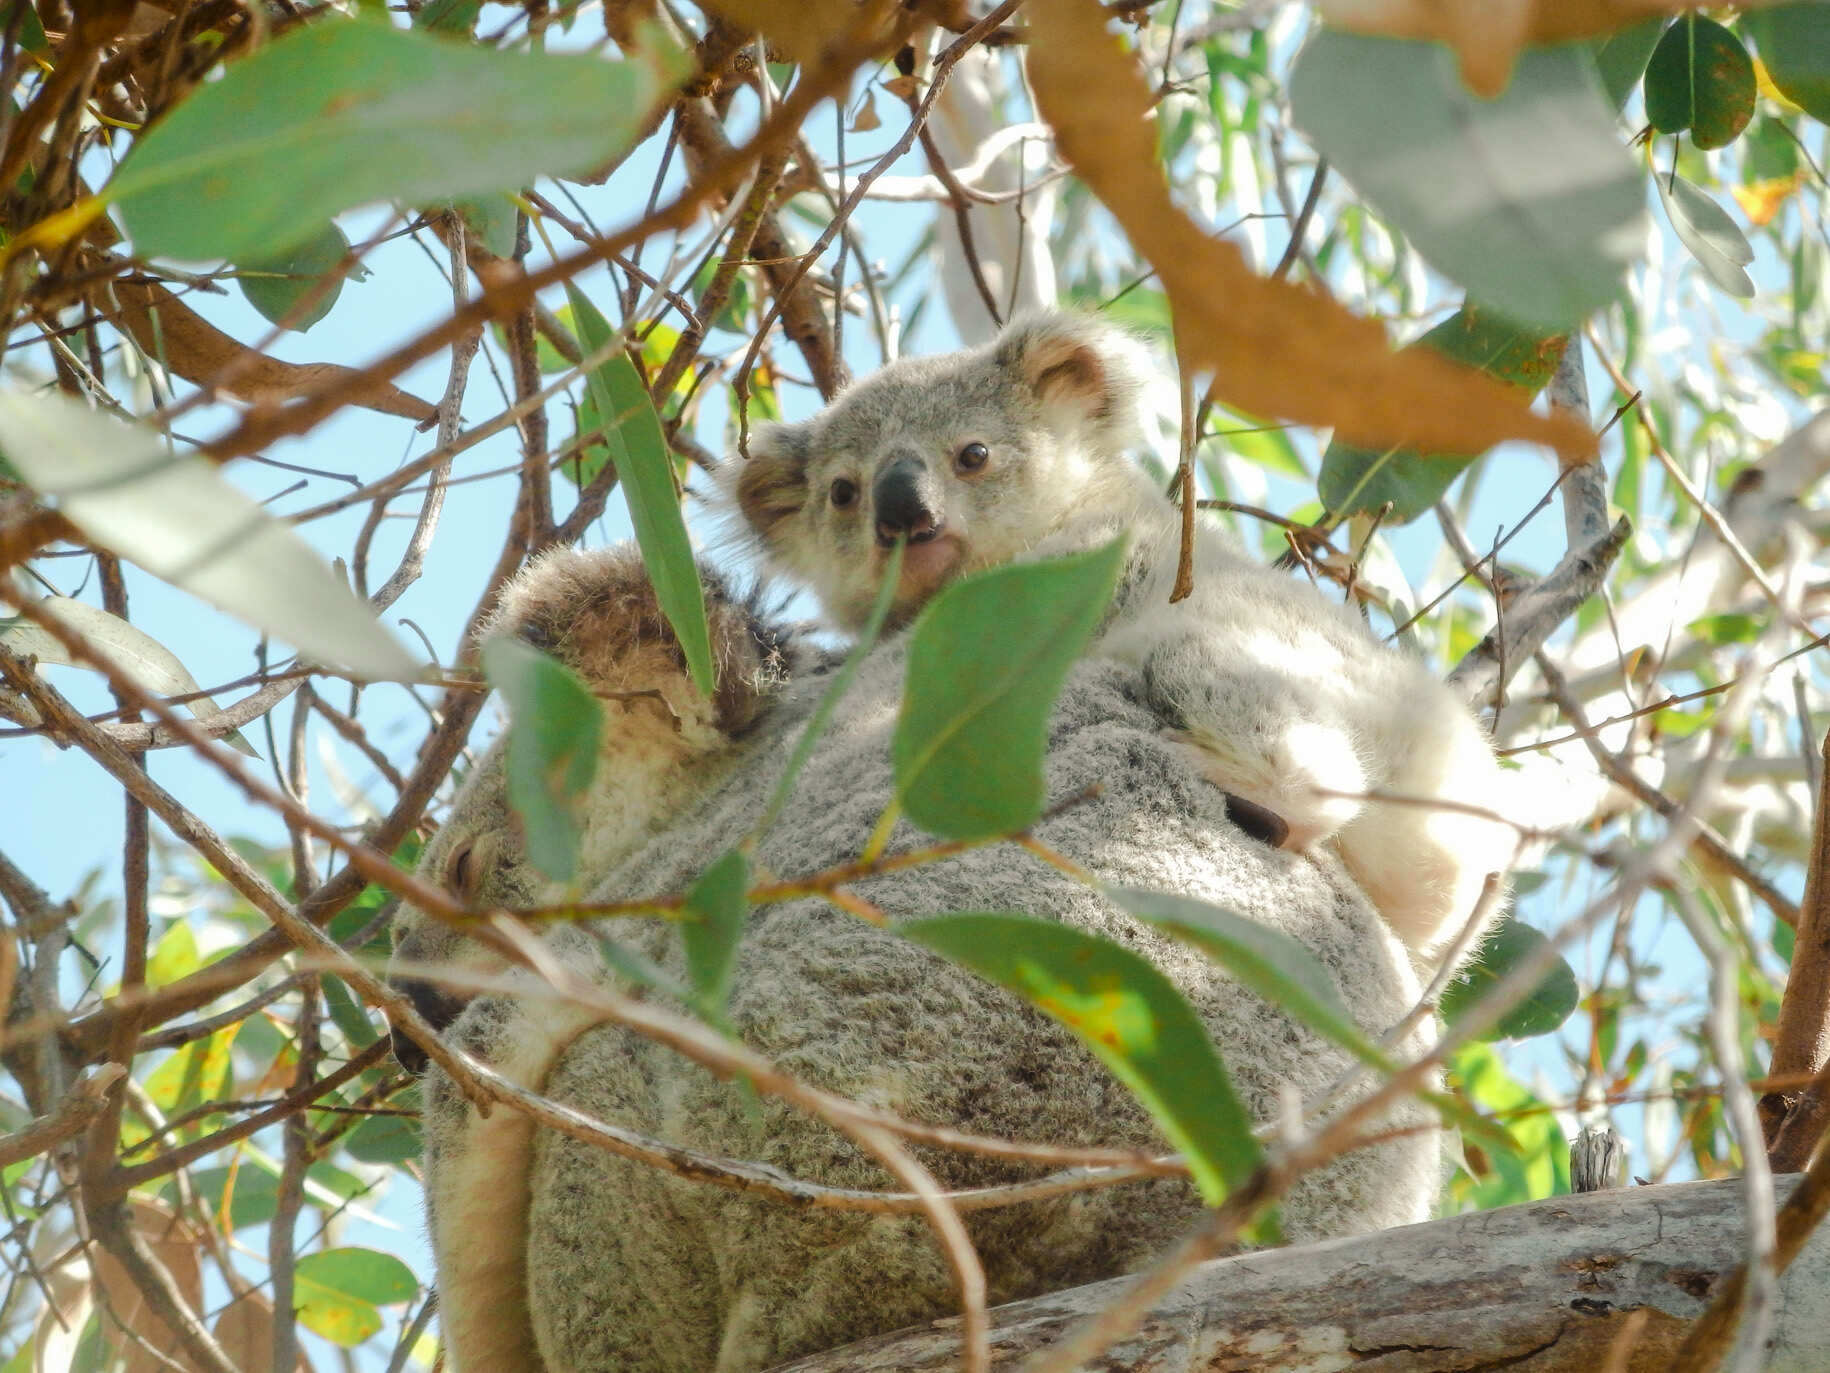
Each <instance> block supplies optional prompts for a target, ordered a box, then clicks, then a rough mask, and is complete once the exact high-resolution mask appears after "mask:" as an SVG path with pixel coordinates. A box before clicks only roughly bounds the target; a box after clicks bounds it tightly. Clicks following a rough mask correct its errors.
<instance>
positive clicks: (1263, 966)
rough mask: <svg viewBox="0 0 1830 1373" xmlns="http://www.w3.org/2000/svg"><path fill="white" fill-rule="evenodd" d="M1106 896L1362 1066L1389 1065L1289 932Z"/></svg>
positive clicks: (1175, 904) (1195, 904)
mask: <svg viewBox="0 0 1830 1373" xmlns="http://www.w3.org/2000/svg"><path fill="white" fill-rule="evenodd" d="M1106 895H1108V896H1110V897H1111V898H1112V899H1113V900H1114V901H1116V902H1118V904H1119V905H1121V906H1123V907H1124V908H1125V909H1126V910H1128V911H1130V912H1131V914H1133V915H1135V916H1136V917H1137V918H1138V919H1139V920H1142V921H1144V922H1146V923H1147V924H1150V925H1154V926H1156V928H1158V929H1160V930H1162V931H1163V932H1164V933H1165V934H1169V935H1173V936H1174V937H1175V938H1177V939H1179V940H1181V941H1182V942H1183V943H1185V944H1191V945H1193V946H1194V947H1195V948H1197V949H1199V950H1201V952H1203V953H1205V954H1206V955H1208V956H1209V957H1210V958H1212V959H1213V960H1214V961H1215V962H1216V963H1218V964H1219V965H1220V966H1221V967H1223V968H1225V969H1226V970H1227V971H1228V972H1229V973H1231V974H1232V975H1233V976H1234V977H1236V978H1237V979H1238V980H1239V981H1240V982H1241V983H1243V984H1244V985H1245V986H1246V987H1247V988H1249V989H1250V990H1251V991H1253V992H1255V993H1257V994H1258V995H1259V996H1261V997H1263V998H1264V999H1265V1000H1266V1001H1269V1002H1270V1003H1271V1004H1272V1005H1273V1006H1277V1007H1279V1008H1280V1009H1282V1010H1284V1011H1286V1012H1288V1013H1289V1015H1290V1016H1291V1017H1292V1018H1293V1019H1296V1020H1298V1021H1301V1022H1302V1023H1303V1024H1304V1025H1307V1026H1308V1027H1309V1028H1310V1029H1312V1030H1314V1031H1316V1033H1318V1034H1321V1035H1325V1036H1326V1037H1327V1038H1329V1039H1332V1040H1333V1041H1334V1042H1335V1043H1336V1044H1339V1045H1340V1046H1341V1047H1342V1048H1344V1049H1346V1050H1347V1051H1348V1052H1349V1053H1351V1054H1353V1055H1354V1056H1355V1057H1356V1058H1358V1059H1360V1060H1361V1061H1362V1062H1365V1063H1369V1064H1371V1065H1373V1066H1374V1067H1377V1068H1380V1069H1382V1070H1387V1071H1389V1070H1390V1068H1391V1067H1392V1061H1391V1058H1390V1056H1389V1055H1387V1054H1385V1053H1384V1052H1382V1051H1381V1050H1379V1049H1378V1048H1376V1047H1375V1046H1374V1045H1373V1044H1372V1042H1371V1041H1370V1040H1368V1039H1367V1038H1366V1036H1365V1034H1364V1033H1362V1031H1361V1030H1360V1027H1359V1026H1358V1025H1356V1024H1354V1020H1353V1016H1352V1015H1351V1014H1349V1013H1348V1010H1347V1006H1346V1003H1345V1002H1343V1001H1342V1000H1341V993H1340V990H1339V989H1338V988H1337V987H1336V986H1335V985H1334V979H1333V978H1331V977H1329V975H1328V970H1327V969H1326V968H1324V967H1323V966H1322V965H1321V963H1319V962H1318V961H1317V960H1316V957H1315V955H1314V954H1312V953H1310V952H1309V951H1308V950H1307V949H1305V948H1304V947H1303V946H1302V945H1301V944H1299V943H1297V942H1296V941H1295V940H1294V939H1292V938H1290V936H1289V935H1287V934H1284V933H1283V932H1282V931H1280V930H1273V929H1270V928H1269V927H1267V926H1264V925H1260V924H1259V923H1258V922H1257V921H1255V920H1247V919H1246V918H1245V917H1244V916H1241V915H1235V914H1233V912H1231V911H1229V910H1226V909H1224V908H1222V907H1220V906H1214V905H1210V904H1209V903H1207V902H1205V901H1197V900H1195V899H1194V898H1193V897H1189V896H1172V895H1170V894H1168V893H1166V892H1148V891H1138V890H1136V889H1134V888H1130V887H1110V888H1107V890H1106Z"/></svg>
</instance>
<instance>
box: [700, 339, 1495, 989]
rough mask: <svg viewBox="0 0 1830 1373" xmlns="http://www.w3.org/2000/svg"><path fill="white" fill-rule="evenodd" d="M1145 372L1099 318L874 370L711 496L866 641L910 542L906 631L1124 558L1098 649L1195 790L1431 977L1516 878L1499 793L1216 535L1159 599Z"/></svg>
mask: <svg viewBox="0 0 1830 1373" xmlns="http://www.w3.org/2000/svg"><path fill="white" fill-rule="evenodd" d="M1148 374H1149V361H1148V358H1147V356H1146V355H1145V354H1144V352H1143V350H1142V348H1141V346H1140V345H1139V344H1138V343H1137V341H1136V340H1135V339H1133V338H1131V337H1129V336H1128V335H1127V334H1125V333H1124V332H1123V331H1122V330H1120V329H1118V328H1116V327H1114V326H1112V325H1111V324H1109V323H1107V322H1105V321H1102V320H1101V319H1099V318H1098V317H1097V316H1091V315H1076V314H1067V313H1048V314H1041V315H1035V316H1031V317H1028V318H1025V319H1019V320H1017V321H1016V322H1014V323H1012V324H1011V325H1010V326H1009V327H1008V328H1006V329H1005V330H1004V332H1003V333H1002V334H1001V335H1000V336H999V337H998V338H997V339H995V340H993V341H992V342H991V343H989V344H987V345H985V346H983V347H980V348H973V349H969V350H966V351H964V352H959V353H952V354H948V355H945V356H941V357H931V358H915V359H908V360H904V361H901V362H897V363H894V364H892V365H890V366H888V367H885V368H884V369H883V370H882V371H880V372H877V373H876V374H875V375H873V376H871V377H868V378H866V379H864V380H862V381H860V382H858V383H857V384H855V385H853V386H851V387H850V388H849V389H847V390H846V391H845V392H843V393H842V394H841V395H840V396H839V397H838V399H836V400H835V401H833V403H832V404H831V405H829V406H828V407H827V408H826V409H825V410H823V411H822V412H820V413H819V414H818V415H816V416H814V417H813V418H812V419H810V420H807V421H806V422H804V423H800V424H775V425H768V426H763V427H760V428H759V429H758V431H757V433H756V434H755V435H754V437H753V438H752V440H751V443H750V455H749V459H748V461H745V462H731V463H728V464H726V466H725V468H724V469H723V470H722V471H721V473H720V476H721V478H722V480H723V485H724V487H725V490H726V492H727V494H728V496H729V497H730V499H731V501H732V503H733V504H734V506H735V508H736V511H737V513H738V515H739V516H740V519H741V525H742V528H743V529H744V530H746V531H747V532H748V535H749V537H750V539H751V541H753V542H754V544H755V545H756V546H757V548H758V549H759V550H760V552H761V553H762V555H763V557H764V558H765V560H766V561H767V563H768V564H769V565H770V566H771V567H772V568H774V569H775V570H777V571H779V572H781V573H782V574H785V575H786V576H788V577H790V578H791V579H793V580H795V581H797V582H799V583H801V584H802V585H804V586H806V587H808V588H810V589H811V590H812V591H813V592H814V593H815V594H816V595H817V596H818V598H819V600H820V602H821V604H822V605H823V606H824V607H825V610H826V613H827V615H828V616H829V618H830V619H831V620H832V622H833V623H834V624H835V625H837V626H839V627H840V628H843V629H851V630H855V629H856V628H857V627H858V625H859V624H860V623H861V622H862V619H863V617H864V615H865V613H866V611H867V610H868V608H869V606H870V604H871V600H872V597H873V594H874V592H875V590H876V587H877V586H878V584H879V582H880V581H881V570H882V568H883V565H884V560H885V558H886V557H887V556H888V552H889V549H890V548H891V546H892V545H893V544H894V543H895V542H896V540H897V539H899V538H906V539H907V540H908V549H907V553H906V555H905V557H904V561H903V568H902V575H901V581H900V584H899V586H898V588H897V599H896V602H895V610H896V614H897V616H898V617H899V618H901V619H907V618H909V617H911V616H913V615H914V614H915V612H916V611H918V610H919V609H920V607H921V605H922V604H923V603H924V602H925V601H926V600H927V598H928V597H929V596H931V595H932V594H933V593H934V592H935V591H936V590H937V589H938V588H939V587H940V586H942V585H944V584H945V583H946V582H947V581H949V580H950V579H952V578H953V577H955V576H958V575H959V574H961V573H964V572H970V571H972V570H974V569H978V568H984V567H991V566H995V565H997V564H1001V563H1006V562H1010V561H1012V560H1013V559H1020V558H1038V557H1046V556H1050V555H1056V554H1062V553H1068V552H1076V551H1080V550H1083V549H1087V548H1092V547H1094V546H1097V545H1100V544H1103V543H1106V542H1108V541H1110V540H1111V539H1113V538H1115V537H1119V536H1124V537H1126V538H1128V540H1129V557H1128V564H1127V566H1126V569H1125V572H1124V574H1123V576H1122V577H1121V581H1120V585H1119V590H1118V593H1117V596H1116V597H1115V598H1114V602H1113V608H1112V611H1111V613H1110V615H1109V616H1108V619H1107V621H1106V624H1105V626H1104V629H1103V630H1102V632H1101V636H1100V639H1099V641H1098V642H1097V643H1096V644H1095V645H1094V648H1093V650H1092V651H1093V653H1094V654H1095V655H1096V656H1098V657H1100V658H1103V659H1108V660H1110V661H1113V662H1117V663H1123V664H1127V665H1129V666H1131V667H1133V668H1135V669H1137V671H1138V672H1139V673H1140V674H1141V678H1142V682H1143V693H1144V699H1145V702H1146V703H1147V704H1148V705H1149V706H1150V708H1151V709H1152V710H1154V711H1155V712H1156V713H1157V714H1159V715H1160V716H1162V717H1163V719H1164V720H1165V721H1166V722H1168V725H1169V727H1170V728H1171V729H1172V730H1173V732H1174V736H1175V738H1176V739H1177V740H1178V741H1179V742H1182V743H1184V744H1185V745H1186V746H1187V747H1188V748H1189V749H1190V750H1191V756H1192V757H1193V758H1194V759H1195V760H1196V763H1197V765H1198V766H1199V767H1200V769H1201V770H1202V772H1203V773H1204V774H1205V775H1206V776H1207V777H1208V778H1209V779H1210V780H1212V781H1213V782H1214V783H1215V784H1217V785H1218V786H1220V787H1221V788H1223V789H1224V790H1225V791H1227V792H1229V793H1231V794H1233V795H1235V796H1237V797H1241V798H1243V799H1244V800H1245V801H1246V802H1248V803H1251V804H1252V805H1254V806H1255V807H1257V808H1260V811H1261V813H1263V812H1268V813H1269V815H1270V816H1271V817H1275V818H1274V819H1273V820H1271V821H1268V822H1267V823H1270V824H1272V825H1273V826H1274V827H1275V828H1277V829H1279V830H1281V832H1282V838H1281V842H1282V843H1283V844H1285V845H1286V846H1288V847H1290V848H1292V849H1295V850H1298V851H1302V852H1313V851H1315V850H1316V849H1317V848H1318V847H1319V846H1320V845H1322V844H1323V843H1324V842H1327V843H1328V844H1329V845H1330V846H1331V847H1333V848H1334V849H1335V850H1336V851H1337V852H1338V853H1339V855H1340V857H1341V859H1342V860H1343V861H1344V862H1345V863H1346V865H1347V869H1348V871H1349V872H1350V873H1351V874H1352V875H1353V877H1354V878H1355V880H1356V881H1357V882H1358V884H1359V886H1360V888H1361V890H1362V891H1364V892H1365V893H1366V895H1367V896H1368V897H1369V898H1371V900H1372V903H1373V905H1375V906H1376V907H1378V909H1379V911H1380V913H1381V914H1383V915H1384V916H1385V918H1386V920H1387V921H1388V922H1389V923H1390V925H1391V927H1392V929H1393V930H1394V931H1396V932H1397V934H1398V936H1399V938H1400V939H1402V940H1403V941H1404V942H1405V943H1406V944H1407V945H1408V946H1410V948H1411V949H1412V950H1414V951H1415V952H1416V953H1418V954H1419V955H1421V956H1426V957H1427V956H1431V955H1434V954H1435V953H1437V952H1438V951H1440V950H1441V949H1442V948H1443V947H1444V945H1445V944H1447V943H1448V942H1449V941H1451V940H1452V939H1454V937H1455V936H1456V935H1457V934H1458V933H1459V932H1460V931H1461V929H1462V928H1463V926H1464V925H1465V924H1466V923H1467V922H1468V920H1469V918H1470V917H1471V916H1472V914H1473V913H1474V912H1475V910H1476V904H1477V899H1478V897H1479V894H1480V892H1481V889H1482V887H1483V885H1484V883H1485V881H1486V878H1487V875H1488V874H1489V873H1495V872H1502V871H1503V870H1504V869H1505V868H1506V867H1507V866H1509V864H1510V861H1511V857H1512V853H1513V850H1514V848H1515V846H1516V833H1515V831H1514V830H1513V829H1511V828H1510V827H1509V826H1507V825H1505V824H1502V823H1496V822H1495V821H1494V820H1493V819H1492V818H1491V817H1492V815H1493V811H1492V810H1491V809H1489V808H1495V807H1497V808H1498V809H1499V811H1500V813H1502V814H1504V813H1506V810H1507V808H1508V805H1507V802H1506V800H1505V799H1504V798H1505V796H1506V792H1507V787H1508V777H1507V774H1505V773H1503V772H1502V771H1501V770H1500V768H1499V767H1498V765H1497V763H1496V762H1495V760H1494V757H1493V753H1492V750H1491V748H1490V747H1489V745H1488V742H1487V737H1486V734H1485V732H1484V731H1483V730H1482V729H1481V728H1480V726H1479V724H1478V723H1477V722H1476V720H1475V719H1474V717H1473V715H1472V714H1471V713H1470V712H1469V710H1468V709H1467V707H1466V706H1465V705H1464V704H1463V703H1462V702H1461V701H1460V700H1458V699H1457V698H1456V697H1455V696H1454V694H1453V693H1452V692H1450V691H1449V690H1448V688H1446V687H1445V686H1444V685H1443V684H1442V683H1440V682H1438V681H1437V680H1435V679H1434V678H1433V677H1432V676H1431V675H1430V674H1429V672H1428V671H1427V670H1425V669H1424V667H1423V666H1422V665H1421V664H1420V663H1418V662H1416V661H1414V660H1412V659H1411V658H1409V657H1407V656H1405V655H1403V654H1400V653H1396V652H1392V651H1390V650H1388V649H1386V648H1384V647H1383V646H1381V645H1380V644H1379V643H1378V642H1376V641H1375V640H1374V639H1373V637H1372V635H1371V634H1370V633H1369V632H1368V630H1367V628H1366V626H1365V625H1364V624H1363V623H1362V622H1361V621H1360V619H1359V617H1358V616H1356V615H1355V614H1354V613H1353V612H1352V611H1350V610H1348V609H1347V608H1345V607H1343V606H1341V605H1338V604H1336V603H1334V602H1332V601H1330V600H1328V599H1327V598H1326V597H1324V596H1323V595H1322V594H1321V593H1320V592H1319V591H1317V590H1316V589H1315V588H1314V587H1312V586H1310V585H1308V584H1306V583H1303V582H1299V581H1296V580H1294V579H1292V578H1290V577H1287V576H1283V575H1280V574H1278V573H1275V572H1273V571H1271V570H1270V569H1267V568H1265V567H1262V566H1260V565H1258V564H1256V563H1254V562H1252V561H1251V560H1250V559H1248V558H1246V557H1245V556H1244V555H1243V554H1242V553H1240V552H1239V551H1238V550H1237V549H1235V548H1234V547H1232V546H1231V544H1230V542H1229V541H1228V539H1227V538H1226V536H1225V535H1224V533H1223V532H1222V531H1221V530H1220V529H1219V527H1218V526H1217V525H1215V524H1213V523H1212V522H1211V521H1210V520H1209V519H1208V518H1207V517H1206V516H1202V517H1200V519H1199V521H1198V523H1197V536H1196V539H1195V548H1194V551H1195V568H1194V573H1195V583H1194V593H1193V594H1192V595H1191V596H1189V597H1188V598H1186V599H1185V600H1183V601H1181V602H1180V603H1177V604H1173V605H1172V604H1171V603H1170V591H1171V588H1172V586H1173V584H1174V581H1175V574H1176V569H1177V562H1178V557H1179V553H1180V546H1181V522H1180V514H1179V511H1178V510H1177V509H1176V508H1175V507H1174V506H1172V505H1171V504H1170V503H1169V502H1168V501H1167V500H1166V499H1165V498H1164V496H1163V494H1162V492H1161V491H1160V490H1159V489H1158V488H1157V486H1156V484H1155V483H1154V482H1153V481H1152V480H1151V479H1150V478H1149V477H1148V476H1147V475H1146V474H1145V473H1144V471H1143V470H1142V468H1140V467H1139V466H1138V465H1137V464H1136V463H1134V462H1132V461H1131V460H1130V459H1129V458H1128V457H1127V456H1126V454H1127V450H1128V449H1129V448H1130V447H1131V446H1133V445H1134V444H1135V443H1136V441H1137V438H1138V399H1139V393H1140V391H1141V389H1142V387H1143V385H1144V382H1145V380H1146V378H1147V376H1148ZM1368 793H1374V794H1375V796H1374V798H1373V799H1368ZM1377 797H1398V798H1404V799H1403V800H1392V801H1382V800H1379V799H1377ZM1406 801H1408V802H1409V803H1408V804H1407V803H1406Z"/></svg>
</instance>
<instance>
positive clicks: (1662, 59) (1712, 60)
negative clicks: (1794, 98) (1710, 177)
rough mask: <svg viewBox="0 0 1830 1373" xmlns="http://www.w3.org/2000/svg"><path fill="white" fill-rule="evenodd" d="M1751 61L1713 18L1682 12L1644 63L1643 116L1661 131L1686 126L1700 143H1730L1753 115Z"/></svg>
mask: <svg viewBox="0 0 1830 1373" xmlns="http://www.w3.org/2000/svg"><path fill="white" fill-rule="evenodd" d="M1755 90H1756V84H1755V80H1754V62H1753V59H1752V58H1750V57H1749V56H1748V55H1747V49H1746V48H1744V47H1742V46H1741V40H1740V39H1739V38H1737V37H1735V35H1734V34H1732V33H1730V32H1729V31H1728V30H1727V29H1725V28H1723V27H1722V26H1721V25H1720V24H1718V23H1716V21H1715V20H1713V19H1706V18H1704V17H1703V16H1702V15H1699V14H1686V15H1681V16H1680V17H1679V18H1678V19H1677V21H1676V22H1674V23H1673V24H1672V25H1671V27H1670V28H1668V29H1666V30H1665V35H1664V37H1662V38H1660V39H1659V41H1658V46H1657V47H1656V48H1654V49H1653V50H1652V60H1651V61H1650V62H1649V63H1647V65H1646V119H1647V120H1648V121H1649V122H1650V123H1651V125H1652V127H1653V128H1655V129H1657V130H1658V131H1659V132H1660V133H1683V132H1686V131H1688V132H1689V134H1690V141H1691V142H1693V143H1695V144H1696V145H1697V147H1699V148H1723V147H1727V146H1728V145H1729V144H1730V143H1733V142H1734V141H1735V139H1736V138H1737V137H1738V136H1739V135H1740V133H1741V131H1742V130H1743V129H1745V128H1746V127H1747V122H1748V120H1750V119H1752V118H1753V117H1754V96H1755Z"/></svg>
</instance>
